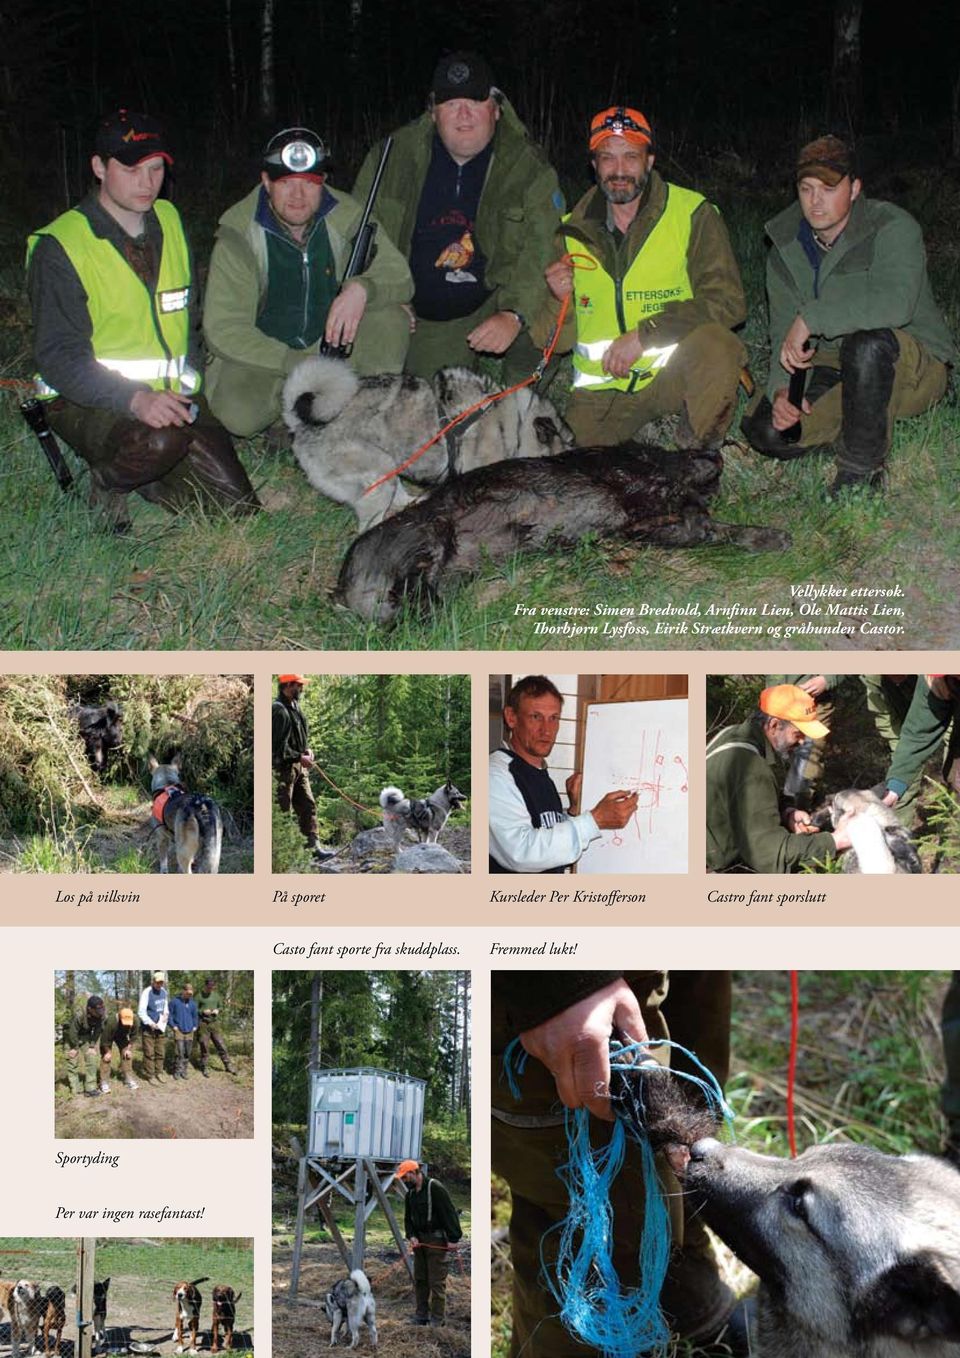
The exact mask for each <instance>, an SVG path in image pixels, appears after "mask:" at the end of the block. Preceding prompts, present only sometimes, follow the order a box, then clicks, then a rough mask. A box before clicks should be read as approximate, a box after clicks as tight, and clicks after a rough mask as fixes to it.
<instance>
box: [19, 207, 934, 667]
mask: <svg viewBox="0 0 960 1358" xmlns="http://www.w3.org/2000/svg"><path fill="white" fill-rule="evenodd" d="M702 187H703V188H705V189H706V191H707V192H708V193H710V194H711V195H712V196H713V197H714V198H715V199H716V200H717V201H719V202H720V204H721V206H722V207H723V209H724V213H725V218H726V220H727V223H728V226H729V228H730V232H731V236H732V239H733V242H734V248H735V250H736V253H737V256H738V259H739V261H740V263H741V268H742V272H743V276H744V283H745V287H746V291H747V297H748V303H749V315H748V320H747V323H746V326H745V328H744V332H743V335H744V340H745V343H746V345H747V348H748V352H749V355H750V362H751V367H752V369H753V372H754V375H755V377H756V379H757V380H758V382H760V381H762V380H763V377H764V374H765V372H766V368H767V353H766V335H765V322H764V303H763V236H762V224H763V221H764V220H765V219H766V218H767V217H768V216H769V215H770V214H771V213H772V212H773V211H775V210H776V209H777V208H778V207H780V206H781V205H782V204H781V202H780V200H779V199H777V198H776V197H771V195H770V194H769V192H767V193H763V192H759V193H758V192H757V191H756V190H754V189H753V188H752V186H750V185H746V186H744V185H742V184H741V185H736V186H731V185H730V184H723V183H714V184H710V183H703V184H702ZM904 192H906V193H907V194H908V197H909V195H910V194H911V193H912V194H913V198H911V199H910V201H907V202H906V206H908V207H910V208H911V209H912V210H914V211H916V212H917V213H918V215H919V216H920V218H921V221H922V222H923V223H924V225H925V226H926V228H927V236H928V246H929V250H930V258H931V271H932V275H933V282H934V287H935V289H936V290H937V292H938V295H940V297H941V299H942V300H943V301H944V303H945V310H946V312H947V315H948V317H949V319H950V320H951V322H952V323H953V325H954V327H955V329H956V327H957V321H958V313H960V282H958V280H960V275H958V273H957V269H956V260H955V248H954V245H953V243H952V238H948V235H947V233H946V232H945V231H944V228H943V225H942V223H943V221H945V220H948V218H946V217H944V216H943V214H942V212H940V210H939V208H940V206H942V205H941V203H940V197H939V196H938V195H937V194H936V193H933V195H932V197H931V190H930V188H929V186H926V187H924V186H923V185H922V183H920V182H919V181H918V183H917V185H916V186H915V188H914V189H911V188H910V185H909V184H907V186H906V189H905V190H904ZM943 192H946V190H944V191H943ZM941 196H942V195H941ZM913 199H915V200H916V201H913ZM6 286H7V287H8V288H9V287H10V286H11V282H10V280H9V279H8V280H7V284H6ZM24 324H25V319H24ZM22 330H23V327H21V328H20V330H19V331H14V332H12V333H14V335H15V337H16V342H17V343H22V338H23V335H22ZM26 365H27V359H26V356H25V354H24V353H23V352H22V351H21V352H19V353H15V354H13V353H9V354H7V355H6V356H5V361H4V367H5V369H6V370H7V371H8V372H11V373H12V372H16V371H26ZM562 386H563V382H562V380H560V381H557V382H555V383H554V385H553V394H554V395H555V396H557V397H558V398H562V394H563V393H562V390H561V388H562ZM734 428H736V425H735V426H734ZM32 440H33V436H32V435H31V434H29V433H28V431H27V430H26V428H25V426H23V424H22V422H21V420H20V417H19V414H18V413H17V411H16V406H15V403H14V401H13V399H11V398H9V397H8V399H7V400H6V401H4V402H3V403H2V404H0V454H2V463H0V465H2V468H3V471H2V473H0V543H3V544H4V546H3V547H2V548H0V590H2V592H3V595H4V598H5V601H6V603H7V607H6V609H5V610H4V612H3V616H2V618H0V646H2V647H4V648H7V649H11V650H20V649H50V650H68V649H83V650H86V649H110V650H125V649H151V650H176V649H216V650H221V651H226V650H235V649H243V650H247V649H249V650H258V649H276V650H291V649H299V648H303V649H326V650H340V649H342V650H358V651H362V650H402V651H415V650H431V649H439V648H442V649H447V650H478V649H489V650H497V649H508V648H509V649H525V650H540V649H550V650H568V649H569V650H577V649H583V648H588V649H592V650H602V649H611V650H625V649H626V650H631V649H638V650H642V649H647V648H654V649H657V650H670V649H676V648H679V649H711V650H726V649H736V650H751V649H770V648H778V647H780V646H785V647H789V649H793V650H806V649H812V650H822V649H824V648H825V647H830V646H838V645H839V646H843V647H847V646H850V645H852V646H854V647H861V648H864V649H878V648H879V649H885V648H887V647H890V646H893V647H895V648H899V649H903V648H904V647H929V648H931V649H932V648H937V649H940V648H944V647H947V646H955V645H956V644H958V640H960V632H958V630H957V624H956V621H955V616H956V610H955V607H954V603H955V599H956V591H957V574H956V566H955V563H956V560H957V557H958V554H960V515H958V513H957V503H958V490H957V478H956V465H957V457H958V451H960V410H958V408H957V405H956V404H955V403H953V402H952V401H950V400H947V401H945V402H944V403H942V404H941V405H940V406H939V407H938V408H936V409H935V410H933V411H931V412H928V413H927V414H926V415H924V416H921V417H918V418H916V419H912V420H907V421H903V422H901V423H899V424H898V426H897V430H896V436H895V441H894V448H893V452H892V455H891V458H890V467H889V472H890V477H889V489H888V491H887V494H886V495H885V496H884V497H883V498H882V499H875V500H872V499H869V498H867V499H863V498H860V497H858V498H856V499H855V500H853V501H848V502H847V503H841V504H839V505H833V504H830V503H829V502H827V501H826V499H825V497H824V488H825V485H826V483H827V481H828V480H829V479H830V477H831V475H832V467H831V464H830V463H829V461H823V460H818V459H804V460H803V461H801V462H799V463H785V464H779V463H777V462H774V461H771V460H770V459H766V458H761V457H758V456H756V455H755V454H753V453H751V452H748V451H746V450H744V449H742V448H739V447H737V446H731V447H728V449H727V452H726V470H725V473H724V481H723V489H722V493H721V495H720V498H719V500H718V502H717V504H716V505H715V507H714V512H715V514H716V516H717V518H719V519H726V520H730V521H733V522H737V523H758V524H763V525H770V526H777V527H780V528H786V529H788V530H789V531H790V532H791V534H792V536H793V545H792V547H791V548H790V550H789V551H787V552H784V553H782V554H771V553H761V554H757V555H748V554H746V553H744V552H742V551H740V550H736V549H733V548H716V549H712V548H698V549H693V550H689V551H667V550H663V549H660V548H643V547H636V546H631V545H626V546H624V545H623V544H618V543H601V542H596V541H588V542H585V543H583V544H581V545H580V547H579V548H578V549H576V550H575V551H574V552H572V553H571V552H564V553H557V552H549V551H547V552H541V553H538V554H536V555H533V556H525V557H518V558H516V559H515V560H512V561H507V562H505V563H503V564H501V565H497V566H494V565H491V564H488V565H487V566H485V567H484V569H483V570H482V571H481V572H480V575H479V577H478V578H477V579H476V580H474V581H471V582H469V583H467V584H466V585H463V586H462V587H460V588H459V589H457V590H456V591H454V592H452V593H451V594H449V595H448V596H447V597H446V598H445V599H444V600H443V601H442V602H441V603H440V604H439V605H438V606H437V607H436V608H435V609H434V610H433V611H432V612H430V613H428V614H426V615H421V614H418V613H417V612H416V610H415V609H413V608H412V607H408V608H407V609H405V611H404V612H403V613H402V614H401V616H400V618H399V620H398V621H397V623H396V625H395V626H394V627H393V628H392V629H390V630H385V629H383V628H380V627H377V626H374V625H371V624H366V623H363V622H362V621H360V620H359V619H358V618H356V617H354V616H353V615H352V614H349V613H346V612H343V611H340V610H338V609H335V608H334V606H333V605H332V604H331V602H330V599H329V592H330V590H331V588H332V586H333V585H334V583H335V581H336V577H337V572H338V569H339V565H340V562H341V560H342V558H343V555H344V552H345V551H346V548H347V546H348V544H349V542H350V541H351V539H352V537H353V536H354V533H355V520H354V518H353V515H352V513H350V512H349V511H347V510H345V509H342V508H340V507H339V506H335V505H333V504H332V503H330V502H328V501H326V500H324V499H322V498H321V497H320V496H319V495H318V494H317V493H316V492H315V491H313V490H312V489H311V488H310V487H309V486H308V485H307V482H306V480H305V478H304V476H303V474H302V473H301V471H300V469H299V468H298V467H297V466H296V464H295V463H294V461H293V458H292V456H291V455H290V454H289V453H282V454H280V455H277V454H272V453H267V452H265V451H264V450H263V448H262V440H248V441H246V442H245V443H242V444H241V445H240V453H241V456H242V458H243V461H244V463H245V465H246V467H247V469H248V471H249V473H250V475H251V479H252V480H253V482H254V484H255V485H256V486H257V488H258V490H259V491H260V492H261V495H262V497H263V499H264V501H265V503H266V504H267V506H268V508H267V512H266V513H264V514H261V515H259V516H257V517H256V518H255V519H253V520H250V521H247V522H244V523H240V524H237V523H234V522H233V521H231V520H229V519H226V518H224V517H222V516H216V515H215V516H212V517H206V516H204V515H203V514H201V513H199V512H197V513H195V514H187V515H183V516H181V517H179V518H173V517H171V516H168V515H166V514H164V513H163V511H161V510H158V509H156V508H154V507H152V506H148V505H146V504H144V503H142V502H140V501H138V500H136V498H135V497H133V504H134V530H133V532H132V534H131V535H130V536H129V537H127V538H124V539H116V538H112V537H109V536H106V535H104V534H103V533H101V532H100V531H99V529H98V527H97V525H96V523H95V521H94V520H93V519H92V518H91V515H90V513H89V512H88V510H87V508H86V503H85V502H86V475H85V473H84V472H83V470H82V468H80V469H79V470H80V475H79V477H78V483H79V493H78V494H77V495H76V496H74V497H63V496H62V495H61V494H60V492H59V491H58V489H57V488H56V486H55V484H54V481H53V478H52V477H51V475H50V473H49V471H48V469H47V466H46V463H45V462H44V460H43V458H42V456H41V454H40V453H39V451H38V450H37V449H36V447H35V445H34V443H33V441H32ZM409 451H410V450H409V449H405V448H398V449H397V454H398V460H399V458H400V456H402V455H405V454H406V453H407V452H409ZM67 456H68V458H70V457H71V456H72V455H71V454H69V453H68V454H67ZM75 461H76V460H75V459H74V462H75ZM918 530H919V531H918ZM807 580H813V581H816V582H826V583H835V584H840V585H846V586H848V587H856V586H875V585H877V584H893V583H899V584H900V585H901V586H902V587H903V589H904V590H905V591H906V599H905V601H904V603H905V607H906V618H905V619H904V620H903V621H904V624H905V626H906V628H907V631H906V634H905V635H904V636H893V637H885V636H884V635H878V634H861V633H860V632H859V631H858V630H857V629H858V627H859V619H854V620H845V623H846V626H847V631H848V636H847V637H843V636H838V635H833V636H830V635H817V634H812V635H811V634H805V633H797V634H793V635H787V634H786V633H785V632H784V631H781V632H780V634H779V635H778V633H777V631H776V630H773V631H768V632H766V633H764V634H762V635H751V634H742V633H741V634H722V633H711V634H703V635H695V634H694V633H693V632H687V633H676V634H669V633H659V634H658V633H657V632H656V631H655V630H654V625H653V623H652V622H650V621H649V620H647V622H648V626H649V631H648V632H647V633H646V634H643V633H631V634H629V635H628V636H627V637H626V638H624V637H622V636H617V635H615V634H612V633H606V634H605V633H604V632H603V630H602V620H601V621H600V623H599V624H597V626H598V630H597V632H595V633H592V632H591V633H586V634H583V635H580V636H576V637H570V636H566V635H564V634H562V633H552V634H544V633H540V634H538V633H537V632H536V631H535V630H534V624H535V622H536V613H534V615H533V616H531V615H530V614H527V615H525V616H520V615H519V614H518V609H520V608H521V607H525V608H527V609H533V610H537V609H540V608H544V607H553V608H556V607H558V606H563V605H580V606H583V605H587V606H590V607H593V606H595V605H608V606H611V607H614V608H628V607H631V606H633V607H635V608H639V607H640V606H642V605H648V606H649V607H654V608H656V607H663V606H665V605H674V606H680V605H684V604H687V603H692V602H696V601H700V602H702V604H703V605H704V606H705V605H707V604H709V603H713V604H715V605H717V606H719V607H729V606H731V605H733V604H740V605H742V606H746V607H759V606H760V605H762V604H763V603H776V604H782V605H785V606H788V605H789V604H790V595H789V590H790V585H791V584H795V583H799V582H802V581H807ZM587 621H590V620H587ZM638 621H641V622H642V621H643V620H642V619H639V620H638ZM668 621H669V619H668ZM701 621H710V620H707V619H703V620H701ZM713 621H722V619H714V620H713ZM744 621H746V622H748V623H750V622H755V621H756V619H753V618H748V619H745V620H744ZM761 621H762V620H761ZM814 621H817V622H820V623H822V622H824V621H828V620H827V619H817V620H814ZM787 622H788V623H790V624H796V623H800V622H802V619H801V618H800V617H799V616H798V615H796V614H795V613H793V614H791V616H790V617H789V618H788V619H787ZM782 624H783V619H776V620H773V626H774V628H776V626H777V625H780V626H781V627H782Z"/></svg>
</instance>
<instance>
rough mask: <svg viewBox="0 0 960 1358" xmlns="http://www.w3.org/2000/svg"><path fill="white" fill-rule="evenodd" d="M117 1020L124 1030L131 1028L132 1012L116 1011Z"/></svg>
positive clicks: (125, 1010) (127, 1010)
mask: <svg viewBox="0 0 960 1358" xmlns="http://www.w3.org/2000/svg"><path fill="white" fill-rule="evenodd" d="M117 1018H118V1019H119V1020H120V1022H121V1023H122V1024H123V1026H124V1028H132V1027H133V1010H132V1009H118V1010H117Z"/></svg>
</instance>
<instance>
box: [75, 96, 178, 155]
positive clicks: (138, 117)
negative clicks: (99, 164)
mask: <svg viewBox="0 0 960 1358" xmlns="http://www.w3.org/2000/svg"><path fill="white" fill-rule="evenodd" d="M93 149H94V151H95V152H96V154H97V155H98V156H99V157H100V158H101V160H109V158H110V157H111V156H112V157H113V159H114V160H119V162H120V164H121V165H127V166H130V165H139V164H140V162H141V160H149V159H150V157H151V156H163V158H164V160H165V161H166V162H167V164H168V165H172V164H173V156H172V155H171V154H170V149H169V143H168V141H167V137H166V134H165V132H164V130H163V128H162V127H161V125H160V124H159V123H158V122H157V120H156V118H151V117H149V116H148V115H147V114H146V113H134V112H132V111H131V110H130V109H127V108H118V109H117V111H116V112H115V113H108V114H107V116H106V117H105V118H103V119H102V121H101V122H100V125H99V126H98V128H97V137H96V142H95V144H94V148H93Z"/></svg>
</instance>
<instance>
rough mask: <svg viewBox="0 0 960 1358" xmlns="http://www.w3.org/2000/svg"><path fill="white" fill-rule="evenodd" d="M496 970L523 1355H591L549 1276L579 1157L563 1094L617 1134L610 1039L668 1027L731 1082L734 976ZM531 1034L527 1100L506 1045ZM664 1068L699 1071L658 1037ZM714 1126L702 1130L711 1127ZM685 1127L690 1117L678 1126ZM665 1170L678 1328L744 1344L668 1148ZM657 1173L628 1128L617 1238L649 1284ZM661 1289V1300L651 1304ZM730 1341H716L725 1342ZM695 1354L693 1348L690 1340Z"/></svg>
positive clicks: (627, 1283)
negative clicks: (646, 1247)
mask: <svg viewBox="0 0 960 1358" xmlns="http://www.w3.org/2000/svg"><path fill="white" fill-rule="evenodd" d="M490 981H491V995H490V1008H491V1022H490V1027H491V1037H492V1050H491V1062H490V1066H491V1111H492V1115H493V1116H492V1121H491V1131H490V1135H491V1156H492V1164H493V1169H494V1172H495V1173H496V1174H499V1175H500V1176H501V1177H502V1178H504V1179H505V1180H506V1181H507V1183H508V1185H509V1186H510V1191H511V1214H510V1254H511V1263H512V1269H511V1275H512V1291H513V1308H512V1334H511V1340H510V1354H511V1358H582V1356H583V1355H585V1354H595V1353H596V1350H595V1349H593V1348H592V1347H590V1346H586V1347H585V1346H584V1344H583V1343H582V1342H581V1341H580V1340H579V1339H577V1338H574V1337H573V1336H572V1335H571V1334H570V1333H569V1332H568V1331H567V1330H566V1329H565V1327H564V1326H563V1324H562V1323H561V1321H560V1318H559V1316H558V1315H557V1305H556V1301H555V1300H554V1298H553V1297H552V1296H551V1294H550V1292H549V1291H548V1290H547V1288H546V1287H545V1286H544V1282H543V1271H544V1265H546V1266H547V1267H548V1268H550V1269H552V1267H553V1265H554V1263H555V1260H556V1257H557V1248H558V1241H559V1239H560V1227H561V1223H562V1222H563V1220H564V1218H565V1217H566V1215H567V1212H568V1210H569V1197H568V1194H567V1192H566V1191H565V1188H564V1185H563V1183H562V1182H561V1180H560V1179H559V1178H558V1176H557V1166H558V1165H562V1164H564V1163H565V1162H566V1161H567V1160H569V1158H570V1146H569V1143H568V1140H567V1135H566V1131H565V1126H564V1117H563V1113H562V1110H559V1105H560V1104H562V1105H563V1106H564V1107H565V1108H586V1109H587V1110H588V1112H589V1113H590V1115H591V1116H590V1121H589V1135H590V1143H591V1145H592V1146H594V1147H597V1148H599V1147H601V1146H604V1145H605V1144H606V1143H607V1142H608V1141H609V1138H610V1132H611V1129H612V1125H613V1120H614V1111H613V1106H612V1102H611V1089H610V1080H611V1075H610V1040H611V1038H616V1039H617V1040H619V1041H627V1042H640V1041H644V1040H646V1039H650V1040H651V1041H656V1040H657V1039H662V1038H667V1037H669V1038H670V1039H672V1040H673V1041H675V1042H678V1043H680V1044H681V1045H682V1046H684V1047H686V1048H687V1049H688V1050H689V1051H692V1052H693V1053H694V1054H695V1055H696V1057H697V1058H698V1060H699V1061H701V1062H703V1064H704V1065H705V1066H706V1067H707V1068H708V1069H709V1070H710V1071H711V1072H712V1073H713V1075H714V1076H715V1077H716V1079H717V1080H718V1082H719V1083H720V1085H721V1086H722V1085H723V1083H724V1081H725V1080H726V1078H727V1074H728V1071H729V1061H730V1005H731V983H730V973H729V972H728V971H688V972H669V973H667V972H665V971H629V972H616V971H607V972H595V971H554V972H550V971H543V970H541V971H500V972H497V971H495V972H493V974H492V975H491V978H490ZM516 1038H519V1041H520V1044H521V1046H522V1048H523V1050H524V1051H525V1052H526V1053H527V1056H528V1058H529V1059H528V1060H527V1062H526V1065H525V1066H524V1068H523V1072H522V1075H521V1076H520V1079H519V1082H518V1083H519V1098H514V1097H513V1096H512V1094H511V1093H510V1090H509V1088H508V1084H507V1081H506V1080H504V1078H503V1060H504V1053H505V1051H506V1049H507V1046H508V1044H510V1043H511V1042H512V1041H513V1040H514V1039H516ZM651 1055H652V1057H653V1059H654V1060H655V1061H656V1062H657V1064H659V1065H662V1066H672V1067H682V1068H684V1069H686V1070H688V1071H689V1070H691V1069H692V1067H689V1066H688V1065H687V1063H686V1060H685V1058H683V1057H682V1056H680V1055H679V1054H678V1053H676V1052H671V1050H670V1049H669V1048H667V1047H665V1046H663V1045H661V1046H658V1047H654V1048H651ZM700 1134H701V1135H702V1133H700ZM678 1135H679V1124H678ZM657 1174H658V1177H659V1178H660V1182H661V1184H662V1189H663V1192H664V1194H665V1195H666V1203H667V1206H668V1209H669V1214H670V1240H671V1245H672V1248H671V1253H670V1266H669V1268H668V1271H667V1275H666V1278H665V1280H664V1286H663V1289H662V1292H661V1294H660V1297H659V1302H660V1305H661V1307H662V1309H663V1311H664V1313H665V1316H666V1318H667V1319H668V1321H669V1324H670V1328H671V1331H672V1333H673V1334H674V1335H677V1336H681V1337H683V1338H684V1339H686V1340H688V1341H690V1349H691V1350H696V1352H698V1353H699V1352H701V1351H709V1352H711V1353H713V1352H717V1353H729V1354H731V1355H732V1354H746V1353H748V1352H749V1351H750V1350H749V1346H748V1342H747V1335H746V1326H745V1316H744V1314H743V1311H742V1309H741V1308H738V1307H737V1305H736V1300H735V1298H734V1295H733V1293H732V1292H731V1290H730V1288H729V1287H727V1286H726V1284H725V1283H724V1282H723V1280H722V1279H721V1277H720V1274H719V1270H718V1268H717V1263H716V1258H715V1256H714V1253H713V1249H712V1246H711V1244H710V1241H709V1239H708V1236H707V1232H706V1230H705V1228H704V1226H703V1224H702V1221H701V1220H700V1216H699V1211H698V1208H697V1204H696V1203H695V1202H694V1200H693V1199H690V1198H687V1199H686V1201H685V1199H684V1194H683V1192H682V1190H681V1188H680V1186H679V1184H677V1182H676V1180H675V1179H674V1178H673V1175H672V1172H671V1169H670V1166H669V1164H668V1163H666V1161H665V1159H664V1158H663V1156H662V1155H660V1154H658V1157H657ZM644 1191H645V1178H644V1172H643V1165H642V1157H641V1150H640V1147H639V1145H638V1144H637V1143H636V1142H635V1141H634V1140H633V1139H632V1138H630V1137H628V1138H627V1144H626V1148H625V1153H624V1162H623V1167H622V1169H621V1171H620V1173H619V1174H618V1175H617V1176H616V1177H615V1178H614V1180H613V1182H612V1183H611V1185H610V1203H611V1208H612V1213H613V1215H612V1221H611V1222H610V1223H609V1230H608V1238H609V1242H610V1246H611V1253H612V1258H613V1265H614V1267H615V1269H616V1271H617V1275H618V1277H619V1279H620V1284H621V1286H622V1287H623V1288H637V1289H640V1288H642V1287H643V1283H644V1281H645V1280H644V1278H643V1277H642V1276H641V1274H640V1261H639V1241H640V1239H641V1236H642V1234H643V1229H644V1215H645V1209H646V1204H645V1201H644ZM656 1300H657V1299H656V1298H650V1301H651V1303H653V1302H654V1301H656ZM716 1341H719V1347H717V1348H716V1349H714V1347H713V1344H714V1342H716ZM684 1351H686V1350H684Z"/></svg>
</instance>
